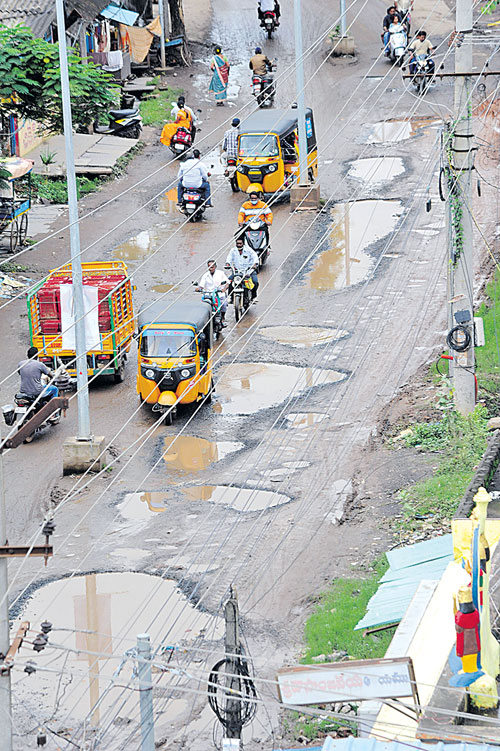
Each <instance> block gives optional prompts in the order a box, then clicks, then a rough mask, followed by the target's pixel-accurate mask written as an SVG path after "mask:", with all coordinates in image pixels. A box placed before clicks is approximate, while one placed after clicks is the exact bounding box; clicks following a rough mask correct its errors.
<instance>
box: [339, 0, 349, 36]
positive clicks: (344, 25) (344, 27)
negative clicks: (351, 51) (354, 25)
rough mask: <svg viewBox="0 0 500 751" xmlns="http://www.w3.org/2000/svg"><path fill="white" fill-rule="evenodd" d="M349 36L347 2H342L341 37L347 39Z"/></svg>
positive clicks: (342, 0) (341, 0)
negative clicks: (346, 13) (346, 14)
mask: <svg viewBox="0 0 500 751" xmlns="http://www.w3.org/2000/svg"><path fill="white" fill-rule="evenodd" d="M346 34H347V22H346V17H345V0H340V36H341V37H345V36H346Z"/></svg>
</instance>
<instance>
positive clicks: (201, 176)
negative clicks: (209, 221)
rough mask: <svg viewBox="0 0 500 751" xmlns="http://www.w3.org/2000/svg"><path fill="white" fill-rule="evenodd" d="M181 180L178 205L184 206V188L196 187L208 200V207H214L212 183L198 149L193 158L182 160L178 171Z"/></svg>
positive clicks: (204, 198) (178, 187)
mask: <svg viewBox="0 0 500 751" xmlns="http://www.w3.org/2000/svg"><path fill="white" fill-rule="evenodd" d="M177 178H178V180H179V182H178V184H177V203H178V206H182V194H183V192H184V191H183V187H184V188H196V189H197V190H199V191H200V193H201V194H202V196H203V200H204V201H205V202H206V207H207V208H209V207H210V208H212V203H211V201H210V183H209V182H208V172H207V168H206V167H205V165H204V164H203V162H201V161H200V152H199V151H198V149H193V156H192V157H191V159H186V161H185V162H182V164H181V166H180V167H179V172H178V173H177Z"/></svg>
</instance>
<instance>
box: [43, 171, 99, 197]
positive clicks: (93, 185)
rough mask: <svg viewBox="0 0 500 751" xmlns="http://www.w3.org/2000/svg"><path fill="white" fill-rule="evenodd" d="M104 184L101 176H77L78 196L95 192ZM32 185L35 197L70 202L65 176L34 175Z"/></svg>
mask: <svg viewBox="0 0 500 751" xmlns="http://www.w3.org/2000/svg"><path fill="white" fill-rule="evenodd" d="M101 185H102V180H101V178H99V177H95V178H93V179H90V178H88V177H77V178H76V187H77V194H78V198H81V197H82V196H84V195H87V193H93V192H94V191H96V190H98V189H99V188H100V187H101ZM31 186H32V191H33V197H34V198H43V199H45V200H46V201H50V203H67V202H68V185H67V182H66V178H63V177H46V176H45V175H32V178H31Z"/></svg>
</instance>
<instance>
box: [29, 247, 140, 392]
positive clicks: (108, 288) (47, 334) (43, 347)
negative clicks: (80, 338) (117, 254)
mask: <svg viewBox="0 0 500 751" xmlns="http://www.w3.org/2000/svg"><path fill="white" fill-rule="evenodd" d="M82 276H83V285H84V287H85V285H89V286H91V287H94V288H97V300H98V304H97V310H96V309H93V310H92V309H90V310H89V311H88V312H87V313H86V315H89V316H91V315H93V316H94V323H95V316H97V321H98V327H99V334H98V337H99V340H100V341H99V343H97V342H96V344H95V346H93V348H92V349H91V350H89V351H87V372H88V376H89V378H90V377H92V376H97V375H99V376H101V375H106V376H113V379H114V381H115V383H121V382H122V381H123V379H124V371H125V362H126V360H127V355H128V352H129V350H130V346H131V344H132V339H133V336H134V332H135V316H134V306H133V299H132V290H133V287H132V283H131V279H130V277H129V275H128V271H127V266H126V265H125V263H123V261H96V262H93V263H82ZM71 284H72V276H71V263H67V264H65V265H64V266H60V267H59V268H57V269H54V270H53V271H50V272H49V274H48V276H46V277H45V279H43V280H42V281H41V282H39V284H37V285H36V286H35V287H34V288H33V289H32V290H31V291H30V292H29V293H28V296H27V303H28V319H29V326H30V339H31V345H32V346H33V347H37V348H38V350H39V353H40V354H39V359H40V361H41V362H43V363H45V364H46V365H47V366H48V367H49V368H53V369H56V368H57V367H58V366H60V365H62V366H63V367H64V368H65V369H66V371H67V372H68V374H69V375H70V376H72V377H74V376H76V368H75V354H76V353H75V350H74V349H64V348H63V335H64V337H65V338H67V327H65V330H64V331H63V326H62V319H63V317H64V315H63V312H62V310H61V285H71ZM65 296H66V293H65ZM66 345H67V341H66Z"/></svg>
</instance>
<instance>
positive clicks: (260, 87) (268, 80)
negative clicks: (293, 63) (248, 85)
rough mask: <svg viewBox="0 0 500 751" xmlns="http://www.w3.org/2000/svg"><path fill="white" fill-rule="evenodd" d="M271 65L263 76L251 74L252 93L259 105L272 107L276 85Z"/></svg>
mask: <svg viewBox="0 0 500 751" xmlns="http://www.w3.org/2000/svg"><path fill="white" fill-rule="evenodd" d="M274 70H275V67H274V66H273V68H272V70H271V71H268V72H267V73H266V74H265V75H264V76H257V75H255V73H254V75H253V76H252V88H253V95H254V97H255V98H256V99H257V104H258V105H259V107H272V106H273V104H274V97H275V96H276V85H275V83H274V76H273V71H274Z"/></svg>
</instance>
